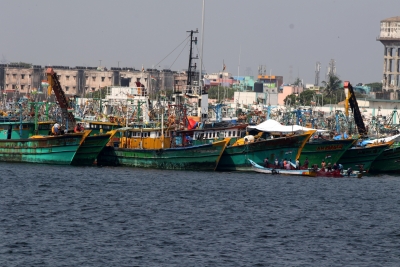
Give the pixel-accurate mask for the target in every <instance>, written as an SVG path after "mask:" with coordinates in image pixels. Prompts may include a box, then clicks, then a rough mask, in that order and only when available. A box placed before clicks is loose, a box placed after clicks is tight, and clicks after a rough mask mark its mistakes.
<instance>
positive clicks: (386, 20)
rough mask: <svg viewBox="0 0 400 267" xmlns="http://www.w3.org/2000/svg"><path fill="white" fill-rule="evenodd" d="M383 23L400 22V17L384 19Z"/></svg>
mask: <svg viewBox="0 0 400 267" xmlns="http://www.w3.org/2000/svg"><path fill="white" fill-rule="evenodd" d="M381 22H400V16H397V17H391V18H387V19H383V20H381Z"/></svg>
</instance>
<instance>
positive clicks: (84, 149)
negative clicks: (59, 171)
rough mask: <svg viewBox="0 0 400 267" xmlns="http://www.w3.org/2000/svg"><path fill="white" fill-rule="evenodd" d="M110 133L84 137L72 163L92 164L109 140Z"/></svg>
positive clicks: (79, 164) (77, 164)
mask: <svg viewBox="0 0 400 267" xmlns="http://www.w3.org/2000/svg"><path fill="white" fill-rule="evenodd" d="M110 137H111V134H101V135H93V136H88V137H86V139H85V141H84V142H83V143H82V145H81V146H80V147H79V148H78V151H77V152H76V154H75V156H74V158H73V160H72V163H71V164H72V165H75V166H88V165H93V164H94V162H95V161H96V159H97V156H98V155H99V154H100V152H101V151H102V149H103V148H104V147H105V145H106V144H107V143H108V141H109V140H110Z"/></svg>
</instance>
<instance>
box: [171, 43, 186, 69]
mask: <svg viewBox="0 0 400 267" xmlns="http://www.w3.org/2000/svg"><path fill="white" fill-rule="evenodd" d="M189 42H190V40H188V41H187V43H186V45H185V46H184V47H183V48H182V50H181V52H180V53H179V55H178V56H177V57H176V58H175V60H174V62H172V64H171V66H169V68H170V69H171V68H172V66H173V65H174V64H175V62H176V60H177V59H178V57H179V56H180V55H181V54H182V52H183V50H184V49H185V48H186V47H187V45H188V43H189Z"/></svg>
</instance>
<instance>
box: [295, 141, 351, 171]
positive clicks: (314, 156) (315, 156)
mask: <svg viewBox="0 0 400 267" xmlns="http://www.w3.org/2000/svg"><path fill="white" fill-rule="evenodd" d="M355 142H356V140H354V139H342V140H324V139H314V140H312V141H310V142H307V143H306V145H305V146H304V148H303V150H302V151H301V154H300V159H299V160H300V163H304V161H305V160H306V158H307V159H308V161H309V164H308V166H313V165H314V164H317V165H318V166H320V164H321V162H322V160H324V161H325V162H326V163H329V162H331V163H332V164H333V163H335V162H339V159H340V158H341V157H342V156H343V154H344V153H345V152H346V151H347V149H349V148H350V147H351V146H352V145H353V144H354V143H355Z"/></svg>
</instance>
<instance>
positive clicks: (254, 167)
mask: <svg viewBox="0 0 400 267" xmlns="http://www.w3.org/2000/svg"><path fill="white" fill-rule="evenodd" d="M249 162H250V164H251V165H252V167H251V168H252V170H253V171H255V172H259V173H265V174H280V175H293V176H311V177H315V172H313V171H311V170H285V169H273V168H264V167H263V166H260V165H258V164H257V163H255V162H254V161H252V160H249Z"/></svg>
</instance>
